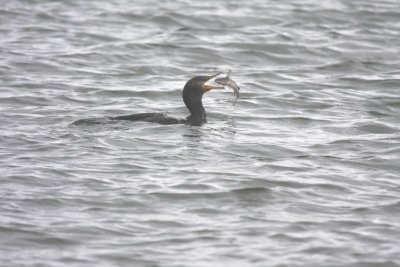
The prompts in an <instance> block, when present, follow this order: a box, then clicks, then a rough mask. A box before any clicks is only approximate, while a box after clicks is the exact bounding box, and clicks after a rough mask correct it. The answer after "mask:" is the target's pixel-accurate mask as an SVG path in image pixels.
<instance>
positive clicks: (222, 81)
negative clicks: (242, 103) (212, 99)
mask: <svg viewBox="0 0 400 267" xmlns="http://www.w3.org/2000/svg"><path fill="white" fill-rule="evenodd" d="M230 73H231V71H230V70H229V71H228V73H227V74H226V77H223V78H218V79H215V82H216V83H219V84H222V85H223V86H226V87H230V88H232V89H233V95H235V96H236V100H237V99H238V98H239V90H240V88H239V86H238V85H237V84H236V83H235V82H234V81H233V80H232V79H231V78H230V77H229V74H230Z"/></svg>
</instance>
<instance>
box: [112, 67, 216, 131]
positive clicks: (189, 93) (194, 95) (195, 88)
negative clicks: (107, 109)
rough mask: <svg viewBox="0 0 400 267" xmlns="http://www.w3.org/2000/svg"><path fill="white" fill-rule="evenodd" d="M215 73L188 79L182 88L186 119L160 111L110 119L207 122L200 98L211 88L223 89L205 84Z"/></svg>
mask: <svg viewBox="0 0 400 267" xmlns="http://www.w3.org/2000/svg"><path fill="white" fill-rule="evenodd" d="M219 74H220V73H217V74H215V75H212V76H196V77H194V78H192V79H190V80H189V81H188V82H187V83H186V85H185V87H184V88H183V92H182V98H183V102H184V103H185V105H186V107H187V108H188V109H189V111H190V115H189V116H188V117H187V118H186V119H176V118H171V117H167V116H165V115H164V114H162V113H138V114H132V115H125V116H118V117H112V118H110V119H112V120H127V121H148V122H156V123H160V124H190V125H194V126H200V125H201V124H203V123H205V122H207V118H206V110H205V109H204V107H203V103H202V98H203V94H204V93H205V92H208V91H210V90H212V89H224V87H221V86H213V85H208V84H206V83H207V82H208V81H209V80H211V79H212V78H214V77H216V76H218V75H219Z"/></svg>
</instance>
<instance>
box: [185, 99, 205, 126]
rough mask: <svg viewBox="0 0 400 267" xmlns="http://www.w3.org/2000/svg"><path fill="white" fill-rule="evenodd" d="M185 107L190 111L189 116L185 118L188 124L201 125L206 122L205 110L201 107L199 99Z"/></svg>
mask: <svg viewBox="0 0 400 267" xmlns="http://www.w3.org/2000/svg"><path fill="white" fill-rule="evenodd" d="M185 104H186V103H185ZM186 107H187V108H188V109H189V111H190V115H189V116H188V117H187V118H186V119H187V120H188V122H189V123H190V124H192V125H201V124H202V123H205V122H207V114H206V110H205V109H204V107H203V103H202V101H201V99H199V100H198V101H196V102H191V103H190V105H188V104H186Z"/></svg>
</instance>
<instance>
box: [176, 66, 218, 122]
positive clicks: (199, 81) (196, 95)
mask: <svg viewBox="0 0 400 267" xmlns="http://www.w3.org/2000/svg"><path fill="white" fill-rule="evenodd" d="M219 74H220V73H217V74H215V75H212V76H196V77H194V78H192V79H190V80H189V81H188V82H187V83H186V85H185V87H184V88H183V92H182V97H183V102H184V103H185V105H186V107H187V108H188V109H189V111H190V116H189V117H188V120H189V121H191V123H192V124H193V125H200V124H201V123H203V122H206V111H205V109H204V107H203V103H202V98H203V94H204V93H205V92H208V91H210V90H212V89H224V87H222V86H213V85H209V84H207V82H208V81H210V80H211V79H212V78H214V77H215V76H218V75H219Z"/></svg>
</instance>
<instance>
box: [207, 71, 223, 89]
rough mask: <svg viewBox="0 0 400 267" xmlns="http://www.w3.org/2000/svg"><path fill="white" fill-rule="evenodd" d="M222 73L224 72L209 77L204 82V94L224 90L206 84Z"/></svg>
mask: <svg viewBox="0 0 400 267" xmlns="http://www.w3.org/2000/svg"><path fill="white" fill-rule="evenodd" d="M221 73H222V72H218V73H217V74H215V75H212V76H209V77H208V79H207V80H206V81H205V82H204V84H203V86H202V87H203V91H204V92H208V91H210V90H212V89H224V87H223V86H214V85H209V84H206V83H207V82H208V81H209V80H211V79H213V78H215V77H216V76H218V75H220V74H221Z"/></svg>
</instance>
